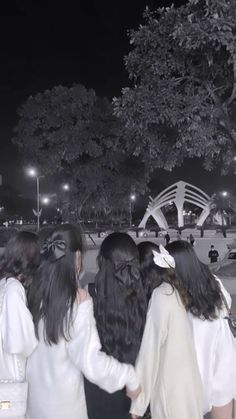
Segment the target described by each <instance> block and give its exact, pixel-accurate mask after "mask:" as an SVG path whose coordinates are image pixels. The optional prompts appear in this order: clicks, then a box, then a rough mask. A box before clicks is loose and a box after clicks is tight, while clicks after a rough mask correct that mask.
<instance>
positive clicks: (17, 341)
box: [0, 231, 40, 419]
mask: <svg viewBox="0 0 236 419" xmlns="http://www.w3.org/2000/svg"><path fill="white" fill-rule="evenodd" d="M39 261H40V251H39V243H38V236H37V235H36V234H34V233H31V232H29V231H21V232H19V233H17V234H16V235H15V236H14V237H12V238H11V239H10V240H9V242H8V243H7V245H6V248H5V251H4V253H3V255H2V257H1V259H0V322H1V327H0V342H1V343H0V396H1V401H0V418H1V417H4V418H5V417H8V418H9V419H24V418H25V411H26V402H27V382H26V380H25V370H26V362H27V359H28V357H29V356H30V355H31V353H32V352H33V350H34V349H35V348H36V346H37V344H38V342H37V339H36V337H35V333H34V324H33V319H32V316H31V313H30V311H29V310H28V307H27V300H26V291H25V286H26V285H27V284H28V283H29V282H30V281H31V279H32V276H33V274H34V272H35V270H36V269H37V267H38V265H39Z"/></svg>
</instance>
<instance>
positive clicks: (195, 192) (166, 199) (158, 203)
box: [139, 180, 211, 229]
mask: <svg viewBox="0 0 236 419" xmlns="http://www.w3.org/2000/svg"><path fill="white" fill-rule="evenodd" d="M210 200H211V198H210V197H209V196H208V195H207V194H206V193H205V192H203V191H202V190H201V189H200V188H198V187H196V186H194V185H191V184H190V183H187V182H184V181H182V180H180V181H179V182H176V183H174V184H173V185H171V186H168V187H167V188H166V189H165V190H164V191H162V192H160V193H159V194H158V195H157V196H156V197H155V198H154V199H153V198H151V197H150V201H149V204H148V207H147V210H146V212H145V214H144V217H143V219H142V221H141V222H140V224H139V227H142V228H145V226H146V223H147V220H148V218H149V217H150V216H152V217H153V218H154V219H155V221H156V222H157V224H158V225H159V227H160V228H162V229H167V228H168V223H167V220H166V218H165V216H164V214H163V212H162V210H161V208H162V207H164V206H166V205H167V204H168V203H170V202H171V203H174V204H175V206H176V208H177V217H178V227H183V226H184V217H183V206H184V202H189V203H190V204H193V205H196V206H198V207H199V208H201V209H202V212H201V214H200V217H199V219H198V221H197V226H202V224H203V223H204V221H205V219H206V218H207V217H208V215H209V213H210Z"/></svg>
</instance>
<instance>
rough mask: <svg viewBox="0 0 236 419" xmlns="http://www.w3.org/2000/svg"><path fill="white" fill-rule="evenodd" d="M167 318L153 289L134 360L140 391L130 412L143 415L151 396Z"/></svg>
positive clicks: (160, 297) (164, 308)
mask: <svg viewBox="0 0 236 419" xmlns="http://www.w3.org/2000/svg"><path fill="white" fill-rule="evenodd" d="M167 301H168V300H167ZM167 318H168V307H165V305H163V304H162V296H160V295H158V292H157V291H154V293H153V295H152V299H151V303H150V306H149V310H148V314H147V320H146V325H145V329H144V334H143V339H142V343H141V348H140V351H139V355H138V358H137V362H136V371H137V374H138V377H139V379H140V384H141V390H142V391H141V394H140V395H139V397H138V398H137V399H136V400H134V401H132V404H131V409H130V413H133V414H136V415H137V416H143V415H144V413H145V411H146V409H147V407H148V405H149V403H150V400H151V397H152V392H153V388H154V385H155V382H156V380H157V376H158V370H159V364H160V352H161V347H162V345H163V343H164V341H165V339H166V336H167Z"/></svg>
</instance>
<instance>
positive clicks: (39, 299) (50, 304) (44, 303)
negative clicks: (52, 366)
mask: <svg viewBox="0 0 236 419" xmlns="http://www.w3.org/2000/svg"><path fill="white" fill-rule="evenodd" d="M82 251H83V235H82V232H81V231H80V229H79V227H77V226H74V225H71V224H62V225H60V226H58V227H57V228H56V229H55V230H54V231H53V233H52V235H51V237H49V238H48V239H47V240H46V242H45V243H44V246H43V248H42V252H41V253H42V261H41V263H40V266H39V268H38V270H37V272H36V274H35V276H34V279H33V283H32V286H31V287H30V291H29V296H28V300H29V308H30V310H31V312H32V314H33V319H34V324H35V330H36V334H37V336H38V324H39V321H40V319H43V320H44V328H45V339H46V341H47V342H48V343H49V344H52V343H57V342H58V341H59V338H60V337H63V338H69V329H70V324H71V316H72V309H73V304H74V301H75V298H76V293H77V274H78V273H79V272H78V271H79V268H80V266H78V261H80V256H81V253H82ZM68 311H69V316H68Z"/></svg>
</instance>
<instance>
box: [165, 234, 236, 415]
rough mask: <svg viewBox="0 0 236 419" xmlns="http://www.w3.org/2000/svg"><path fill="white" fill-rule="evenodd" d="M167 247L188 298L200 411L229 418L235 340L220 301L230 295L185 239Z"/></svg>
mask: <svg viewBox="0 0 236 419" xmlns="http://www.w3.org/2000/svg"><path fill="white" fill-rule="evenodd" d="M167 249H168V251H169V252H170V253H171V255H172V256H173V257H174V259H175V263H176V272H177V274H178V278H179V280H181V283H182V285H183V286H184V288H185V289H186V290H187V292H188V294H189V295H190V299H191V300H190V304H189V306H188V313H189V318H190V320H191V324H192V328H193V334H194V341H195V348H196V353H197V359H198V364H199V369H200V373H201V377H202V383H203V389H204V413H206V412H208V411H211V418H212V419H231V418H232V399H233V398H234V397H236V342H235V338H234V337H233V335H232V334H231V331H230V329H229V325H228V322H227V319H225V317H226V316H227V315H228V313H227V310H226V308H225V305H224V301H223V300H224V299H226V301H227V303H228V305H229V306H230V305H231V297H230V295H229V293H228V292H227V291H226V289H225V288H224V287H223V285H222V283H221V282H220V280H219V278H217V277H216V276H214V275H213V274H212V273H211V272H210V270H209V268H208V266H207V265H205V264H203V263H202V262H201V261H200V260H199V259H198V257H197V255H196V253H195V251H194V249H193V247H192V246H191V245H190V244H189V243H188V242H186V241H181V242H179V241H175V242H172V243H170V244H169V245H168V246H167Z"/></svg>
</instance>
